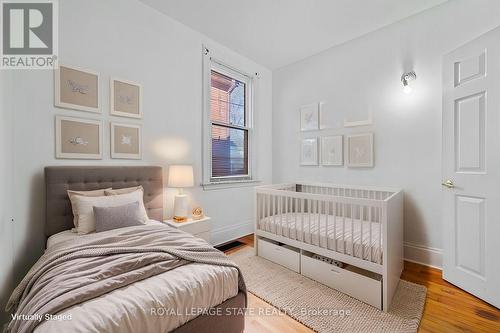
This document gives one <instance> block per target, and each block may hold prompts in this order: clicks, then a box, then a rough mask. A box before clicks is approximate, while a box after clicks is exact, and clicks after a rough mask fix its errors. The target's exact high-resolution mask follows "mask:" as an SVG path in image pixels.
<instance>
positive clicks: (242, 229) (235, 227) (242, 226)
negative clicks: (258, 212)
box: [211, 220, 254, 245]
mask: <svg viewBox="0 0 500 333" xmlns="http://www.w3.org/2000/svg"><path fill="white" fill-rule="evenodd" d="M253 232H254V221H253V220H248V221H244V222H241V223H238V224H232V225H229V226H226V227H223V228H219V229H214V230H212V237H211V240H212V242H211V243H212V245H220V244H224V243H227V242H230V241H233V240H235V239H237V238H240V237H243V236H246V235H249V234H252V233H253Z"/></svg>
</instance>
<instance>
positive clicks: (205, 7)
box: [141, 0, 447, 69]
mask: <svg viewBox="0 0 500 333" xmlns="http://www.w3.org/2000/svg"><path fill="white" fill-rule="evenodd" d="M141 1H142V2H144V3H146V4H148V5H149V6H151V7H153V8H156V9H157V10H159V11H160V12H163V13H165V14H166V15H168V16H170V17H172V18H174V19H175V20H177V21H179V22H181V23H184V24H185V25H187V26H189V27H191V28H193V29H195V30H198V31H199V32H201V33H203V34H204V35H206V36H208V37H210V38H211V39H213V40H215V41H217V42H219V43H221V44H223V45H225V46H227V47H229V48H231V49H233V50H234V51H236V52H238V53H240V54H242V55H244V56H246V57H248V58H250V59H252V60H254V61H255V62H257V63H260V64H262V65H264V66H266V67H268V68H270V69H276V68H279V67H282V66H285V65H287V64H290V63H293V62H295V61H298V60H300V59H303V58H306V57H308V56H311V55H313V54H316V53H318V52H320V51H323V50H326V49H328V48H330V47H332V46H335V45H339V44H341V43H344V42H346V41H348V40H351V39H354V38H356V37H359V36H361V35H364V34H366V33H369V32H371V31H374V30H377V29H379V28H381V27H383V26H386V25H389V24H391V23H394V22H396V21H399V20H401V19H404V18H406V17H409V16H411V15H414V14H417V13H419V12H421V11H423V10H426V9H428V8H431V7H434V6H436V5H438V4H441V3H443V2H445V1H447V0H141Z"/></svg>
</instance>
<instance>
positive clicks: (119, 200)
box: [74, 189, 148, 234]
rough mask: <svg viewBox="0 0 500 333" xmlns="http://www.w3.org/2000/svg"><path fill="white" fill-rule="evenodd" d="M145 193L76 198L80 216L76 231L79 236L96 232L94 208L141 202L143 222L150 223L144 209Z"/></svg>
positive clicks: (77, 212) (140, 191)
mask: <svg viewBox="0 0 500 333" xmlns="http://www.w3.org/2000/svg"><path fill="white" fill-rule="evenodd" d="M143 193H144V192H143V191H142V190H141V189H139V190H137V191H134V192H131V193H127V194H120V195H111V196H104V197H83V196H74V201H75V204H76V214H77V215H78V226H77V227H76V231H77V232H78V233H79V234H88V233H90V232H94V231H95V217H94V206H95V207H117V206H123V205H126V204H130V203H134V202H139V208H140V210H141V214H142V218H143V222H144V223H146V222H147V221H148V214H147V212H146V208H145V207H144V200H143Z"/></svg>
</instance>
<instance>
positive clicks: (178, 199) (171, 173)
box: [168, 165, 194, 222]
mask: <svg viewBox="0 0 500 333" xmlns="http://www.w3.org/2000/svg"><path fill="white" fill-rule="evenodd" d="M168 186H169V187H174V188H178V189H179V193H178V194H177V195H176V196H175V200H174V221H177V222H185V221H187V218H188V214H189V200H188V196H187V195H186V194H184V193H182V189H183V188H185V187H193V186H194V181H193V166H192V165H171V166H170V167H169V169H168Z"/></svg>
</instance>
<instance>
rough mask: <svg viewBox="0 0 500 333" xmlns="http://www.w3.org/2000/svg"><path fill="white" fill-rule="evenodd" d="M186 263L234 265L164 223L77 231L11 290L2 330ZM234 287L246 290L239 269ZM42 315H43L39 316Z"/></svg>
mask: <svg viewBox="0 0 500 333" xmlns="http://www.w3.org/2000/svg"><path fill="white" fill-rule="evenodd" d="M191 262H197V263H204V264H212V265H219V266H228V267H234V268H236V269H238V271H239V268H238V266H236V264H234V263H233V262H232V261H231V260H230V259H229V258H228V257H227V256H226V255H225V254H224V253H222V252H220V251H218V250H216V249H214V248H213V247H211V246H210V245H208V244H207V243H206V242H205V241H203V240H201V239H198V238H194V237H192V236H190V235H187V234H186V233H184V232H181V231H178V230H175V229H173V228H169V227H167V226H165V225H145V226H139V227H128V228H123V229H120V230H119V231H118V232H117V230H110V231H108V232H102V233H95V234H89V235H84V236H81V238H79V239H78V240H77V241H66V242H62V243H60V244H57V245H55V246H54V247H52V248H50V249H48V250H47V251H46V252H45V254H44V255H43V256H42V257H41V258H40V259H39V260H38V261H37V262H36V263H35V265H34V266H33V267H32V268H31V269H30V271H29V272H28V273H27V274H26V276H25V277H24V279H23V280H22V281H21V283H20V284H19V285H18V286H17V288H16V289H15V290H14V292H13V293H12V295H11V297H10V299H9V302H8V304H7V307H6V310H7V311H13V312H14V314H15V315H17V316H18V318H25V319H28V320H22V319H17V320H11V322H10V324H9V326H8V331H10V332H20V333H23V332H31V331H32V330H33V329H34V328H35V327H36V326H37V325H38V324H39V323H40V321H39V320H35V318H45V316H46V314H49V315H55V314H56V313H58V312H60V311H62V310H64V309H66V308H68V307H70V306H73V305H75V304H79V303H82V302H85V301H87V300H90V299H93V298H96V297H98V296H100V295H103V294H105V293H108V292H110V291H112V290H115V289H117V288H121V287H124V286H127V285H129V284H132V283H134V282H136V281H139V280H143V279H146V278H148V277H151V276H154V275H157V274H160V273H163V272H165V271H168V270H171V269H174V268H176V267H179V266H181V265H185V264H188V263H191ZM238 283H239V289H240V290H241V291H243V292H246V288H245V283H244V281H243V277H242V275H241V272H240V273H239V281H238ZM42 320H43V319H42Z"/></svg>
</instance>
